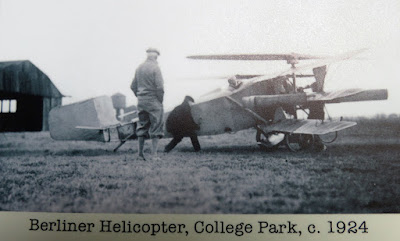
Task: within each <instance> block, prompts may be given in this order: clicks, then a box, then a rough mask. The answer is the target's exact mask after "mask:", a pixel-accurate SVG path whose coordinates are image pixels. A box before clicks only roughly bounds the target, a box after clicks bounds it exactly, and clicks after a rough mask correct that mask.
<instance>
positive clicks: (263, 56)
mask: <svg viewBox="0 0 400 241" xmlns="http://www.w3.org/2000/svg"><path fill="white" fill-rule="evenodd" d="M187 58H189V59H199V60H258V61H260V60H261V61H262V60H286V61H289V60H294V59H296V60H303V59H325V58H329V56H313V55H305V54H296V53H292V54H217V55H191V56H187Z"/></svg>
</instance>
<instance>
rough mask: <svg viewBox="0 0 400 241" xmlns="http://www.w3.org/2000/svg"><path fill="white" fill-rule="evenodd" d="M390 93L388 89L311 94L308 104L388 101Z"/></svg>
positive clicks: (346, 90)
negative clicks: (317, 102)
mask: <svg viewBox="0 0 400 241" xmlns="http://www.w3.org/2000/svg"><path fill="white" fill-rule="evenodd" d="M387 98H388V91H387V90H386V89H374V90H363V89H345V90H336V91H331V92H321V93H310V94H308V95H307V102H315V101H319V102H324V103H341V102H353V101H368V100H386V99H387Z"/></svg>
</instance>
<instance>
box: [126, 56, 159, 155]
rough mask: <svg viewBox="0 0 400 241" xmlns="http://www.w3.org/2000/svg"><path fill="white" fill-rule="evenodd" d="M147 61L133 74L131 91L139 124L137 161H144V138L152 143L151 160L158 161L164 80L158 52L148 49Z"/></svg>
mask: <svg viewBox="0 0 400 241" xmlns="http://www.w3.org/2000/svg"><path fill="white" fill-rule="evenodd" d="M146 52H147V59H146V61H145V62H144V63H143V64H141V65H140V66H139V67H138V68H137V69H136V73H135V78H134V79H133V81H132V84H131V89H132V91H133V93H134V94H135V96H136V97H137V99H138V106H137V108H138V112H139V123H138V126H137V136H138V139H139V159H140V160H143V161H145V160H146V159H145V157H144V154H143V148H144V142H145V138H146V137H148V138H150V139H151V142H152V159H153V160H160V158H159V157H157V150H158V140H159V139H160V138H162V137H163V135H164V130H163V125H164V123H163V118H164V110H163V104H162V103H163V100H164V80H163V78H162V75H161V70H160V67H159V66H158V63H157V57H158V56H159V55H160V51H158V50H157V49H155V48H149V49H148V50H147V51H146Z"/></svg>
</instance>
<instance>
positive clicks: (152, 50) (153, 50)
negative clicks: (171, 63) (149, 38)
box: [146, 48, 160, 55]
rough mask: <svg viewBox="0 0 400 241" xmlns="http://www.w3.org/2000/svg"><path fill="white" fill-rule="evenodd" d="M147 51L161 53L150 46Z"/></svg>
mask: <svg viewBox="0 0 400 241" xmlns="http://www.w3.org/2000/svg"><path fill="white" fill-rule="evenodd" d="M146 53H157V54H158V55H160V51H159V50H158V49H156V48H148V49H147V50H146Z"/></svg>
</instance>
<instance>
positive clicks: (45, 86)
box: [0, 60, 64, 132]
mask: <svg viewBox="0 0 400 241" xmlns="http://www.w3.org/2000/svg"><path fill="white" fill-rule="evenodd" d="M62 97H64V96H63V95H62V94H61V93H60V91H59V90H58V89H57V88H56V87H55V85H54V84H53V83H52V82H51V80H50V79H49V77H48V76H47V75H46V74H45V73H43V72H42V71H41V70H40V69H39V68H38V67H36V66H35V65H34V64H32V63H31V62H30V61H29V60H23V61H10V62H0V132H18V131H47V130H49V124H48V119H49V111H50V109H51V108H53V107H56V106H61V101H62Z"/></svg>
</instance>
